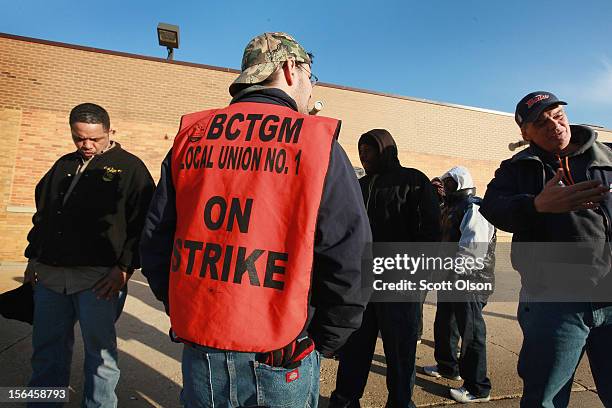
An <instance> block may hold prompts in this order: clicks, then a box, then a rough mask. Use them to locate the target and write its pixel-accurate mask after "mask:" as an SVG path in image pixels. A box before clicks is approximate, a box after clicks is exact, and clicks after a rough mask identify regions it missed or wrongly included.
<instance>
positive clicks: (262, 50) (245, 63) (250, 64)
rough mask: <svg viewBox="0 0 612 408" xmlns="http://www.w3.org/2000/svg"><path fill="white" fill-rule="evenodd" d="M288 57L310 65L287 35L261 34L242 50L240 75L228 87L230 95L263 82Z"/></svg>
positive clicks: (304, 51)
mask: <svg viewBox="0 0 612 408" xmlns="http://www.w3.org/2000/svg"><path fill="white" fill-rule="evenodd" d="M290 57H293V58H294V59H295V60H296V61H297V62H305V63H308V64H310V63H311V59H310V55H309V54H308V53H307V52H306V50H304V48H303V47H302V46H301V45H300V44H298V42H297V41H295V39H294V38H293V37H291V36H290V35H289V34H286V33H263V34H261V35H258V36H257V37H255V38H253V39H252V40H251V41H250V42H249V43H248V44H247V46H246V48H245V49H244V54H243V55H242V67H241V70H242V73H241V74H240V75H239V76H238V78H236V80H235V81H234V82H232V84H231V85H230V88H229V92H230V95H232V96H234V95H235V94H237V93H238V92H239V91H240V89H241V88H243V87H244V86H245V85H251V84H258V83H260V82H263V81H265V80H266V79H268V77H269V76H270V75H272V73H273V72H274V71H276V70H277V69H278V67H280V66H281V64H282V63H283V62H285V61H287V60H288V59H289V58H290Z"/></svg>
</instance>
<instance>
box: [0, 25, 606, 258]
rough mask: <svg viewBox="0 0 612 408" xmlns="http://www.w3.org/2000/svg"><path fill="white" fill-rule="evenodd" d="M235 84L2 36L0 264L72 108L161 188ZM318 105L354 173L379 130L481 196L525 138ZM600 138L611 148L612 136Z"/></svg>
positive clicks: (384, 100)
mask: <svg viewBox="0 0 612 408" xmlns="http://www.w3.org/2000/svg"><path fill="white" fill-rule="evenodd" d="M236 52H240V51H239V50H237V51H236ZM235 76H236V73H235V72H233V71H232V70H229V69H223V68H214V67H206V66H198V65H195V64H185V63H170V62H166V61H164V60H159V59H155V58H147V57H138V56H130V55H127V54H121V53H113V52H102V51H100V50H93V49H86V48H82V47H75V46H67V45H65V44H57V43H48V42H41V41H38V40H28V39H23V38H17V37H12V36H8V35H0V142H2V146H3V147H2V149H1V150H0V169H1V171H2V178H1V179H0V262H2V261H20V260H23V258H22V255H21V254H22V253H23V249H24V247H25V245H26V240H25V237H26V234H27V231H28V230H29V228H30V219H31V213H28V212H27V211H28V209H29V208H31V207H33V206H34V200H33V197H34V187H35V185H36V182H37V181H38V180H39V179H40V177H42V175H43V174H44V173H45V172H46V171H47V170H48V168H49V167H50V166H51V165H52V164H53V162H54V161H55V160H56V159H57V158H58V157H59V156H61V155H62V154H64V153H67V152H69V151H71V150H72V149H73V145H72V142H71V138H70V132H69V127H68V124H67V118H68V113H69V111H70V109H71V108H72V107H73V106H75V105H77V104H79V103H82V102H94V103H98V104H100V105H102V106H104V107H105V108H106V109H107V110H108V111H109V114H110V116H111V126H112V128H114V129H115V130H116V131H117V133H116V137H114V139H115V140H117V141H119V142H120V143H121V144H122V145H123V146H124V147H125V148H126V149H127V150H129V151H131V152H133V153H135V154H136V155H138V156H139V157H141V158H142V159H143V161H144V162H145V163H146V165H147V166H148V168H149V170H150V171H151V172H152V174H153V175H154V177H155V178H156V179H157V178H158V175H159V165H160V163H161V160H162V158H163V156H164V155H165V153H166V152H167V150H168V148H169V147H170V146H171V143H172V139H173V138H174V134H175V133H176V130H177V127H178V123H179V119H180V116H181V115H182V114H184V113H187V112H194V111H198V110H202V109H206V108H211V107H218V106H223V105H226V104H227V103H228V102H229V99H230V98H229V95H228V93H227V87H228V85H229V84H230V83H231V81H232V80H233V79H234V77H235ZM313 98H314V99H315V100H317V99H320V100H322V101H323V102H324V103H325V108H324V111H323V112H322V114H324V115H325V116H331V117H336V118H340V119H342V121H343V126H342V132H341V135H340V143H341V144H342V145H343V146H344V148H345V149H346V151H347V153H348V155H349V157H350V159H351V161H352V162H353V164H355V165H357V166H359V159H358V155H357V146H356V144H357V139H358V138H359V135H361V134H362V133H363V132H365V131H367V130H369V129H372V128H375V127H383V128H386V129H389V130H390V131H391V133H392V134H393V135H394V137H395V138H396V140H397V142H398V145H399V148H400V158H401V161H402V163H403V164H404V165H406V166H410V167H416V168H418V169H420V170H422V171H423V172H425V173H426V174H427V175H428V176H429V177H430V178H431V177H434V176H436V175H440V174H442V173H443V172H444V171H446V170H447V169H448V168H450V167H452V166H454V165H464V166H466V167H468V168H469V169H470V170H471V171H472V173H473V175H474V179H475V181H476V185H477V187H478V189H479V191H480V192H483V191H484V188H485V186H486V184H487V182H488V181H489V180H490V178H491V176H492V175H493V172H494V171H495V169H496V168H497V165H498V164H499V162H500V161H501V160H502V159H504V158H506V157H509V156H510V154H511V153H510V152H509V151H508V149H507V145H508V143H510V142H514V141H516V140H518V139H519V138H520V134H519V131H518V129H517V127H516V125H515V124H514V121H513V118H512V116H511V115H509V114H501V113H494V112H487V111H483V110H478V109H471V108H467V107H457V106H451V105H446V104H439V103H432V102H427V101H419V100H415V99H410V98H404V97H394V96H390V95H382V94H375V93H370V92H363V91H359V90H351V89H344V88H342V87H337V86H326V85H322V86H317V87H316V88H315V91H314V95H313ZM600 135H601V136H600V138H604V139H607V140H608V141H612V131H600ZM19 211H21V212H19Z"/></svg>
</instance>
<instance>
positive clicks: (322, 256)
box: [308, 141, 372, 356]
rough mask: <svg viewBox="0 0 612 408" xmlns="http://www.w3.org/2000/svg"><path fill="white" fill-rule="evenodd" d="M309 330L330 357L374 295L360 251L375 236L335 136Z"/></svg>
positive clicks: (318, 237) (323, 203)
mask: <svg viewBox="0 0 612 408" xmlns="http://www.w3.org/2000/svg"><path fill="white" fill-rule="evenodd" d="M316 234H317V235H316V237H315V248H314V252H315V253H314V261H313V283H312V292H311V299H310V306H311V308H313V309H314V314H312V315H311V316H310V317H311V321H310V325H309V326H308V334H309V336H310V337H311V338H312V339H313V340H314V341H315V344H316V345H317V349H318V350H319V351H320V352H321V353H322V354H323V355H324V356H330V355H332V354H333V353H334V351H336V350H337V349H338V348H340V347H341V346H342V345H343V344H344V343H345V342H346V340H347V339H348V337H349V335H350V334H351V333H352V332H353V331H355V330H356V329H358V328H359V327H360V326H361V317H362V314H363V311H364V310H365V306H366V304H367V302H368V300H369V297H370V293H371V292H370V291H368V290H365V291H364V290H362V288H361V286H362V279H361V256H362V252H363V250H364V247H365V245H366V244H367V243H370V242H371V241H372V235H371V233H370V225H369V222H368V217H367V214H366V210H365V206H364V204H363V197H362V194H361V189H360V188H359V183H358V181H357V177H356V176H355V172H354V170H353V167H352V165H351V163H350V161H349V159H348V157H347V156H346V153H345V152H344V150H343V149H342V147H341V146H340V145H339V144H338V143H337V142H336V141H334V144H333V146H332V153H331V159H330V164H329V169H328V172H327V177H326V180H325V186H324V188H323V196H322V201H321V206H320V209H319V214H318V219H317V231H316Z"/></svg>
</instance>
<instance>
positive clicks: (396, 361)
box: [330, 129, 440, 407]
mask: <svg viewBox="0 0 612 408" xmlns="http://www.w3.org/2000/svg"><path fill="white" fill-rule="evenodd" d="M359 158H360V159H361V163H362V165H363V168H364V169H365V171H366V176H365V177H363V178H361V179H360V180H359V183H360V185H361V192H362V195H363V200H364V202H365V204H366V209H367V212H368V218H369V220H370V226H371V228H372V235H373V240H374V242H435V241H439V240H440V207H439V203H438V198H437V197H436V193H435V191H434V189H433V186H432V185H431V182H430V181H429V179H428V178H427V176H425V174H423V173H422V172H420V171H419V170H416V169H411V168H406V167H402V166H401V165H400V162H399V159H398V157H397V146H396V144H395V140H393V137H392V136H391V134H390V133H389V132H388V131H387V130H385V129H373V130H370V131H369V132H367V133H364V134H363V135H362V136H361V137H360V139H359ZM419 320H420V307H419V302H405V303H392V302H385V303H369V304H368V306H367V308H366V311H365V313H364V317H363V323H362V324H361V327H360V328H359V330H357V331H356V332H355V333H353V335H352V336H351V337H350V338H349V340H348V341H347V343H346V345H345V346H344V347H343V348H342V349H341V351H340V353H339V357H340V365H339V367H338V375H337V377H336V390H335V391H334V392H333V394H332V396H331V400H330V407H358V406H360V405H359V399H360V398H361V397H362V396H363V392H364V390H365V386H366V383H367V379H368V374H369V371H370V366H371V364H372V358H373V356H374V348H375V346H376V339H377V337H378V332H379V330H380V333H381V336H382V340H383V345H384V349H385V357H386V361H387V389H388V390H389V396H388V398H387V406H389V407H414V403H413V402H412V390H413V388H414V381H415V359H416V344H417V339H418V326H419Z"/></svg>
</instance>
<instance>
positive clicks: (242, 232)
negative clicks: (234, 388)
mask: <svg viewBox="0 0 612 408" xmlns="http://www.w3.org/2000/svg"><path fill="white" fill-rule="evenodd" d="M339 129H340V122H339V121H338V120H335V119H330V118H324V117H318V116H309V115H303V114H300V113H297V112H295V111H293V110H291V109H289V108H286V107H282V106H276V105H271V104H264V103H250V102H241V103H235V104H232V105H230V106H229V107H227V108H224V109H219V110H209V111H203V112H197V113H193V114H189V115H185V116H183V118H182V120H181V128H180V130H179V133H178V135H177V136H176V138H175V140H174V146H173V147H172V179H173V182H174V187H175V189H176V212H177V224H176V233H175V236H174V247H173V256H172V262H171V268H170V269H171V272H170V319H171V322H172V328H173V330H174V332H175V333H176V335H177V336H178V337H179V338H181V339H183V340H186V341H188V342H192V343H196V344H200V345H204V346H208V347H214V348H218V349H223V350H235V351H243V352H265V351H270V350H274V349H278V348H280V347H283V346H285V345H287V344H288V343H290V342H291V341H293V340H294V339H295V338H296V337H297V336H298V335H299V333H300V332H301V330H302V329H303V328H304V324H305V322H306V318H307V313H308V295H309V290H310V282H311V274H312V261H313V248H314V239H315V227H316V221H317V214H318V211H319V206H320V203H321V196H322V193H323V184H324V181H325V175H326V174H327V169H328V167H329V160H330V154H331V146H332V142H333V140H334V137H335V136H336V135H337V133H338V131H339Z"/></svg>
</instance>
